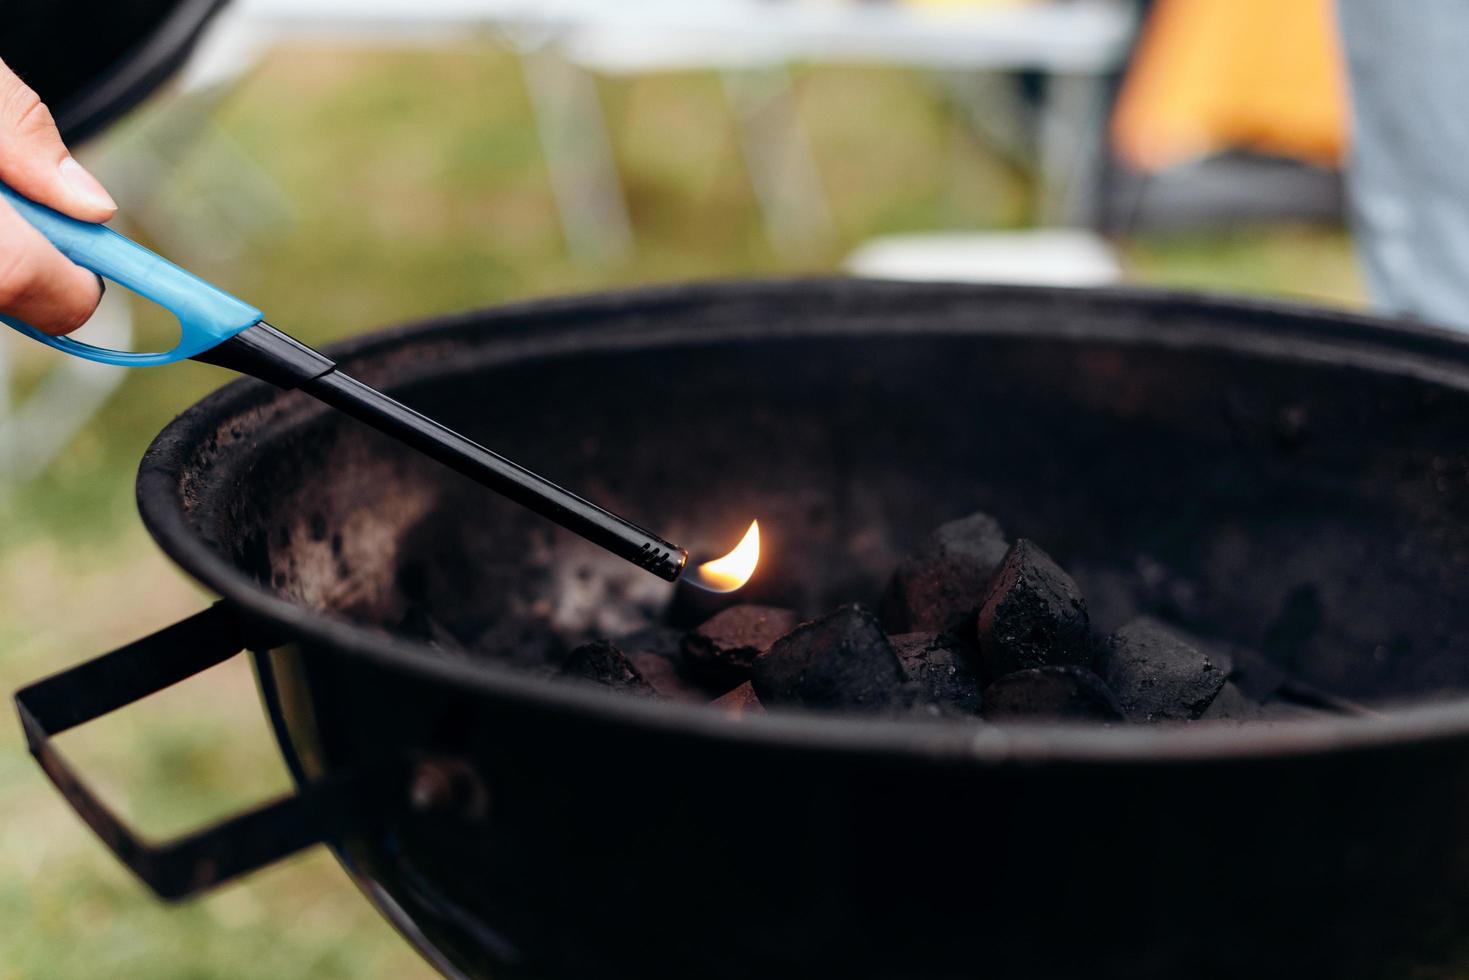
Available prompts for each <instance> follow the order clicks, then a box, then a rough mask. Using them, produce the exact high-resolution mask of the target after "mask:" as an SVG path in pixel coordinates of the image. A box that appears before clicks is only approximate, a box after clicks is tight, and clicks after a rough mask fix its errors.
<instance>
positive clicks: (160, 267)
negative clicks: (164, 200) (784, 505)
mask: <svg viewBox="0 0 1469 980" xmlns="http://www.w3.org/2000/svg"><path fill="white" fill-rule="evenodd" d="M0 198H3V199H4V200H5V201H6V202H7V203H8V204H9V205H10V206H11V207H13V208H15V210H16V211H18V212H19V213H20V215H21V217H23V218H25V219H26V220H27V221H29V222H30V223H31V224H33V225H35V226H36V228H37V229H38V230H39V231H40V232H41V234H43V235H45V236H46V237H47V238H48V239H50V241H51V244H53V245H55V246H56V247H57V249H59V250H60V251H61V253H62V254H63V255H65V256H66V257H67V258H69V259H71V260H72V261H73V262H75V263H76V264H77V265H79V266H81V267H82V268H84V269H90V270H91V271H93V272H95V273H97V275H99V276H101V277H103V278H104V279H109V280H111V281H112V282H115V283H117V284H119V285H121V286H126V287H127V288H128V289H131V290H132V291H133V292H135V293H137V294H138V295H140V296H145V297H147V298H148V299H151V300H152V301H153V302H155V303H157V304H158V305H160V306H162V307H164V308H165V309H167V310H169V311H171V312H172V313H173V315H174V316H176V317H178V318H179V331H180V332H179V342H178V346H176V347H174V349H173V350H171V351H166V352H163V353H157V354H139V353H134V352H132V351H121V350H109V349H108V348H106V347H96V346H94V345H92V344H84V343H82V342H81V341H79V340H72V339H71V338H70V337H53V336H51V335H50V334H45V333H42V332H41V331H39V330H37V329H35V328H34V327H31V326H29V325H28V324H25V323H21V322H20V321H19V320H15V319H12V318H10V317H4V316H0V322H4V323H5V324H7V325H8V326H11V327H14V328H15V329H16V330H19V331H20V332H21V333H23V334H25V335H26V336H28V337H33V338H35V339H36V340H39V341H40V342H41V343H43V344H46V345H48V346H50V347H55V348H56V349H57V350H61V351H66V353H68V354H74V355H76V356H77V357H85V358H86V359H87V360H89V361H101V362H102V363H103V364H120V365H123V366H124V367H146V366H148V365H151V364H172V363H173V362H174V361H182V360H184V359H186V358H190V357H193V356H194V355H195V354H202V353H203V352H204V351H207V350H209V349H210V348H212V347H216V346H218V345H219V344H222V343H224V342H225V341H226V340H229V339H230V338H231V337H233V336H234V335H235V334H237V333H239V332H240V331H242V330H246V329H248V328H250V327H253V326H254V325H255V324H257V323H259V322H260V321H261V320H262V319H264V316H263V314H261V312H260V311H259V310H257V309H256V308H255V307H253V306H251V305H250V304H248V303H244V302H241V301H240V300H237V299H235V298H234V297H233V296H231V295H230V294H229V293H226V292H225V291H224V290H222V289H220V288H218V287H217V286H211V285H210V284H209V283H207V282H205V281H204V280H203V279H200V278H199V277H198V276H196V275H194V274H192V273H189V272H185V271H184V270H183V269H180V268H179V267H178V266H176V265H174V264H173V263H172V262H170V261H168V260H167V259H165V258H163V257H162V256H161V255H157V254H155V253H153V252H150V251H149V250H148V249H146V248H144V247H143V246H141V245H139V244H138V243H137V242H135V241H133V240H132V239H130V238H126V237H124V236H122V235H119V234H118V233H117V232H115V231H113V230H112V229H111V228H108V227H106V226H105V225H94V224H89V223H88V222H85V221H78V220H76V219H75V218H68V217H67V216H66V215H64V214H58V213H57V212H55V211H53V210H51V209H50V208H48V207H45V206H43V205H40V204H37V203H36V202H34V201H31V200H29V199H27V198H24V197H22V196H20V195H19V194H17V193H16V192H15V191H13V190H11V189H10V188H9V187H6V186H5V185H4V184H0Z"/></svg>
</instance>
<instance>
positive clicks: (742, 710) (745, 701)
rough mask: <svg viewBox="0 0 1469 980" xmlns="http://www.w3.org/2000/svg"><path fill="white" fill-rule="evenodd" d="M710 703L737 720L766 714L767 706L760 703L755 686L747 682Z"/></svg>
mask: <svg viewBox="0 0 1469 980" xmlns="http://www.w3.org/2000/svg"><path fill="white" fill-rule="evenodd" d="M709 703H710V704H711V705H713V706H714V707H716V708H718V709H719V710H721V711H723V712H724V713H725V714H728V715H733V716H734V717H736V718H740V717H743V716H745V715H763V714H765V705H763V704H761V703H760V696H759V695H758V694H756V693H755V685H753V684H751V683H750V682H749V681H745V683H743V684H741V685H740V686H739V687H737V688H735V689H734V690H733V691H730V692H729V693H728V694H724V695H722V696H720V697H717V698H715V699H714V700H713V701H711V702H709Z"/></svg>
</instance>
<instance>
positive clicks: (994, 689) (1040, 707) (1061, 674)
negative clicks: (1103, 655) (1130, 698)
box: [984, 665, 1123, 721]
mask: <svg viewBox="0 0 1469 980" xmlns="http://www.w3.org/2000/svg"><path fill="white" fill-rule="evenodd" d="M984 717H985V719H986V720H987V721H1021V720H1025V719H1027V718H1030V719H1037V720H1042V719H1044V720H1050V721H1121V720H1122V717H1123V715H1122V705H1120V704H1119V703H1118V702H1117V697H1116V695H1114V694H1113V693H1112V692H1111V690H1109V689H1108V688H1107V685H1106V684H1105V683H1103V681H1102V679H1101V678H1100V677H1098V676H1097V675H1096V674H1094V673H1092V672H1091V671H1089V670H1087V669H1086V668H1084V667H1073V666H1069V665H1060V666H1048V667H1032V668H1029V669H1027V670H1018V671H1015V672H1014V673H1010V674H1006V675H1005V676H1004V677H1001V678H1000V679H999V680H997V681H995V682H994V683H993V684H991V685H990V686H989V687H987V688H985V689H984Z"/></svg>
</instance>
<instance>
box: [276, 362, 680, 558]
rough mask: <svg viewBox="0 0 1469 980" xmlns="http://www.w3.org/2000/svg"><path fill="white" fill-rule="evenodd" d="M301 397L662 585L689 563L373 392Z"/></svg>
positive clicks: (335, 381) (313, 387) (338, 390)
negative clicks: (386, 437)
mask: <svg viewBox="0 0 1469 980" xmlns="http://www.w3.org/2000/svg"><path fill="white" fill-rule="evenodd" d="M301 390H302V391H305V392H307V393H308V394H311V395H313V396H315V397H316V398H319V399H320V400H321V401H323V402H325V403H326V404H328V405H330V406H332V407H333V408H335V409H338V410H340V411H342V412H345V413H347V414H348V415H350V416H352V417H353V418H355V419H358V420H360V421H362V422H365V423H367V424H368V425H370V426H372V427H373V428H374V429H377V430H378V431H379V432H382V433H385V434H386V435H389V436H391V437H393V438H394V439H397V440H399V441H401V442H404V443H406V444H408V445H410V446H412V447H413V448H415V449H417V450H419V451H421V452H423V453H424V454H425V455H428V456H431V457H433V458H434V459H436V460H438V461H439V462H441V463H443V464H444V465H445V466H448V467H450V468H452V469H454V470H457V471H458V472H460V473H462V474H464V475H465V476H467V477H469V478H470V479H472V480H476V481H478V482H479V483H482V484H484V485H485V486H487V487H489V488H490V489H492V490H495V491H497V492H499V493H501V494H504V495H505V496H506V497H509V498H510V499H511V500H513V501H515V502H516V503H518V504H521V505H523V506H525V507H528V508H530V509H531V510H533V511H535V512H536V513H537V514H540V515H541V516H542V517H545V518H547V519H548V520H552V521H555V522H556V523H557V524H560V525H561V526H562V527H564V528H566V529H567V530H569V531H572V532H573V533H575V534H579V535H581V536H582V537H584V538H586V539H587V540H588V541H591V542H592V543H593V544H597V545H600V546H601V547H603V548H606V549H607V550H608V551H610V552H612V553H613V554H615V555H617V556H619V557H621V558H625V559H627V560H628V561H630V562H632V563H633V564H634V565H637V566H638V567H640V568H643V569H646V570H647V571H650V572H652V573H653V574H654V575H657V576H658V577H659V578H663V579H667V580H668V581H670V582H672V581H674V580H676V579H677V578H678V577H679V575H680V574H681V573H682V572H683V569H684V564H685V563H686V562H687V561H688V557H689V556H688V552H687V551H684V550H683V549H682V548H680V547H678V546H677V545H673V544H670V543H669V542H667V541H664V540H663V539H662V538H660V537H658V536H657V535H656V534H652V533H650V532H648V531H645V530H643V529H642V528H640V527H638V526H637V525H636V524H633V523H631V522H630V521H625V520H623V519H622V518H621V517H618V516H617V515H616V514H612V513H609V512H607V511H605V510H603V509H602V508H600V507H598V506H597V505H596V504H594V503H592V502H590V501H587V500H583V499H582V498H581V497H578V496H577V495H576V494H574V493H572V492H571V491H569V490H564V489H562V488H561V487H558V486H557V485H556V484H554V483H552V482H551V481H550V480H547V479H545V478H544V477H540V476H537V475H536V474H534V473H532V472H531V471H530V470H528V469H526V468H525V467H523V466H520V465H518V464H517V463H514V462H511V461H510V460H508V459H506V458H505V457H503V456H501V455H499V454H498V453H494V452H491V451H490V450H488V449H486V448H485V447H484V446H481V445H480V444H479V443H477V442H474V441H473V440H472V439H468V438H466V437H465V436H462V435H460V434H459V433H457V432H454V431H453V430H452V429H448V428H445V427H444V426H442V425H440V424H439V423H437V422H435V421H434V420H433V419H430V418H428V417H427V416H425V415H423V414H421V413H419V412H415V411H414V410H413V409H411V408H409V407H408V406H406V405H404V404H402V403H400V402H397V401H395V400H394V399H392V398H389V397H388V396H387V395H385V394H383V393H382V392H381V391H378V390H377V389H376V388H373V387H370V386H368V385H365V384H363V383H362V382H360V381H358V380H356V379H355V378H352V377H350V376H348V375H345V374H343V373H342V372H340V371H330V372H328V373H326V374H323V375H321V376H320V377H318V378H314V379H312V380H311V381H308V382H306V383H305V384H303V385H301Z"/></svg>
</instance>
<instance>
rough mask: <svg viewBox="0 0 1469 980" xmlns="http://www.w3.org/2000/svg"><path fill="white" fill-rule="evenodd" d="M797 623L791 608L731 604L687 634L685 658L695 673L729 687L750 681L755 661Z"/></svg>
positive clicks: (720, 687) (704, 678)
mask: <svg viewBox="0 0 1469 980" xmlns="http://www.w3.org/2000/svg"><path fill="white" fill-rule="evenodd" d="M798 622H799V620H798V619H797V617H796V614H795V613H793V612H791V611H790V610H789V609H777V608H774V607H772V606H754V605H743V606H732V607H730V608H729V609H726V610H724V611H723V612H721V613H719V614H718V615H716V616H715V617H714V618H712V619H710V620H709V621H708V622H706V623H704V624H703V625H701V626H699V628H698V629H695V630H694V631H693V632H691V633H689V634H688V636H686V637H684V640H683V655H684V661H685V663H686V664H687V665H688V669H689V672H690V673H691V674H692V675H694V676H696V677H698V678H700V679H702V680H704V681H705V682H707V683H708V684H710V685H712V686H715V687H718V688H719V689H720V690H729V689H730V688H732V687H736V686H737V685H739V684H741V683H743V682H745V681H747V680H749V679H750V670H751V668H752V667H754V665H755V660H756V659H757V658H758V657H760V655H761V654H763V653H765V651H767V650H769V649H770V645H771V644H772V643H774V642H775V641H776V640H778V639H780V638H781V637H782V636H784V635H785V634H786V633H789V632H790V631H791V630H793V629H795V628H796V624H797V623H798Z"/></svg>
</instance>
